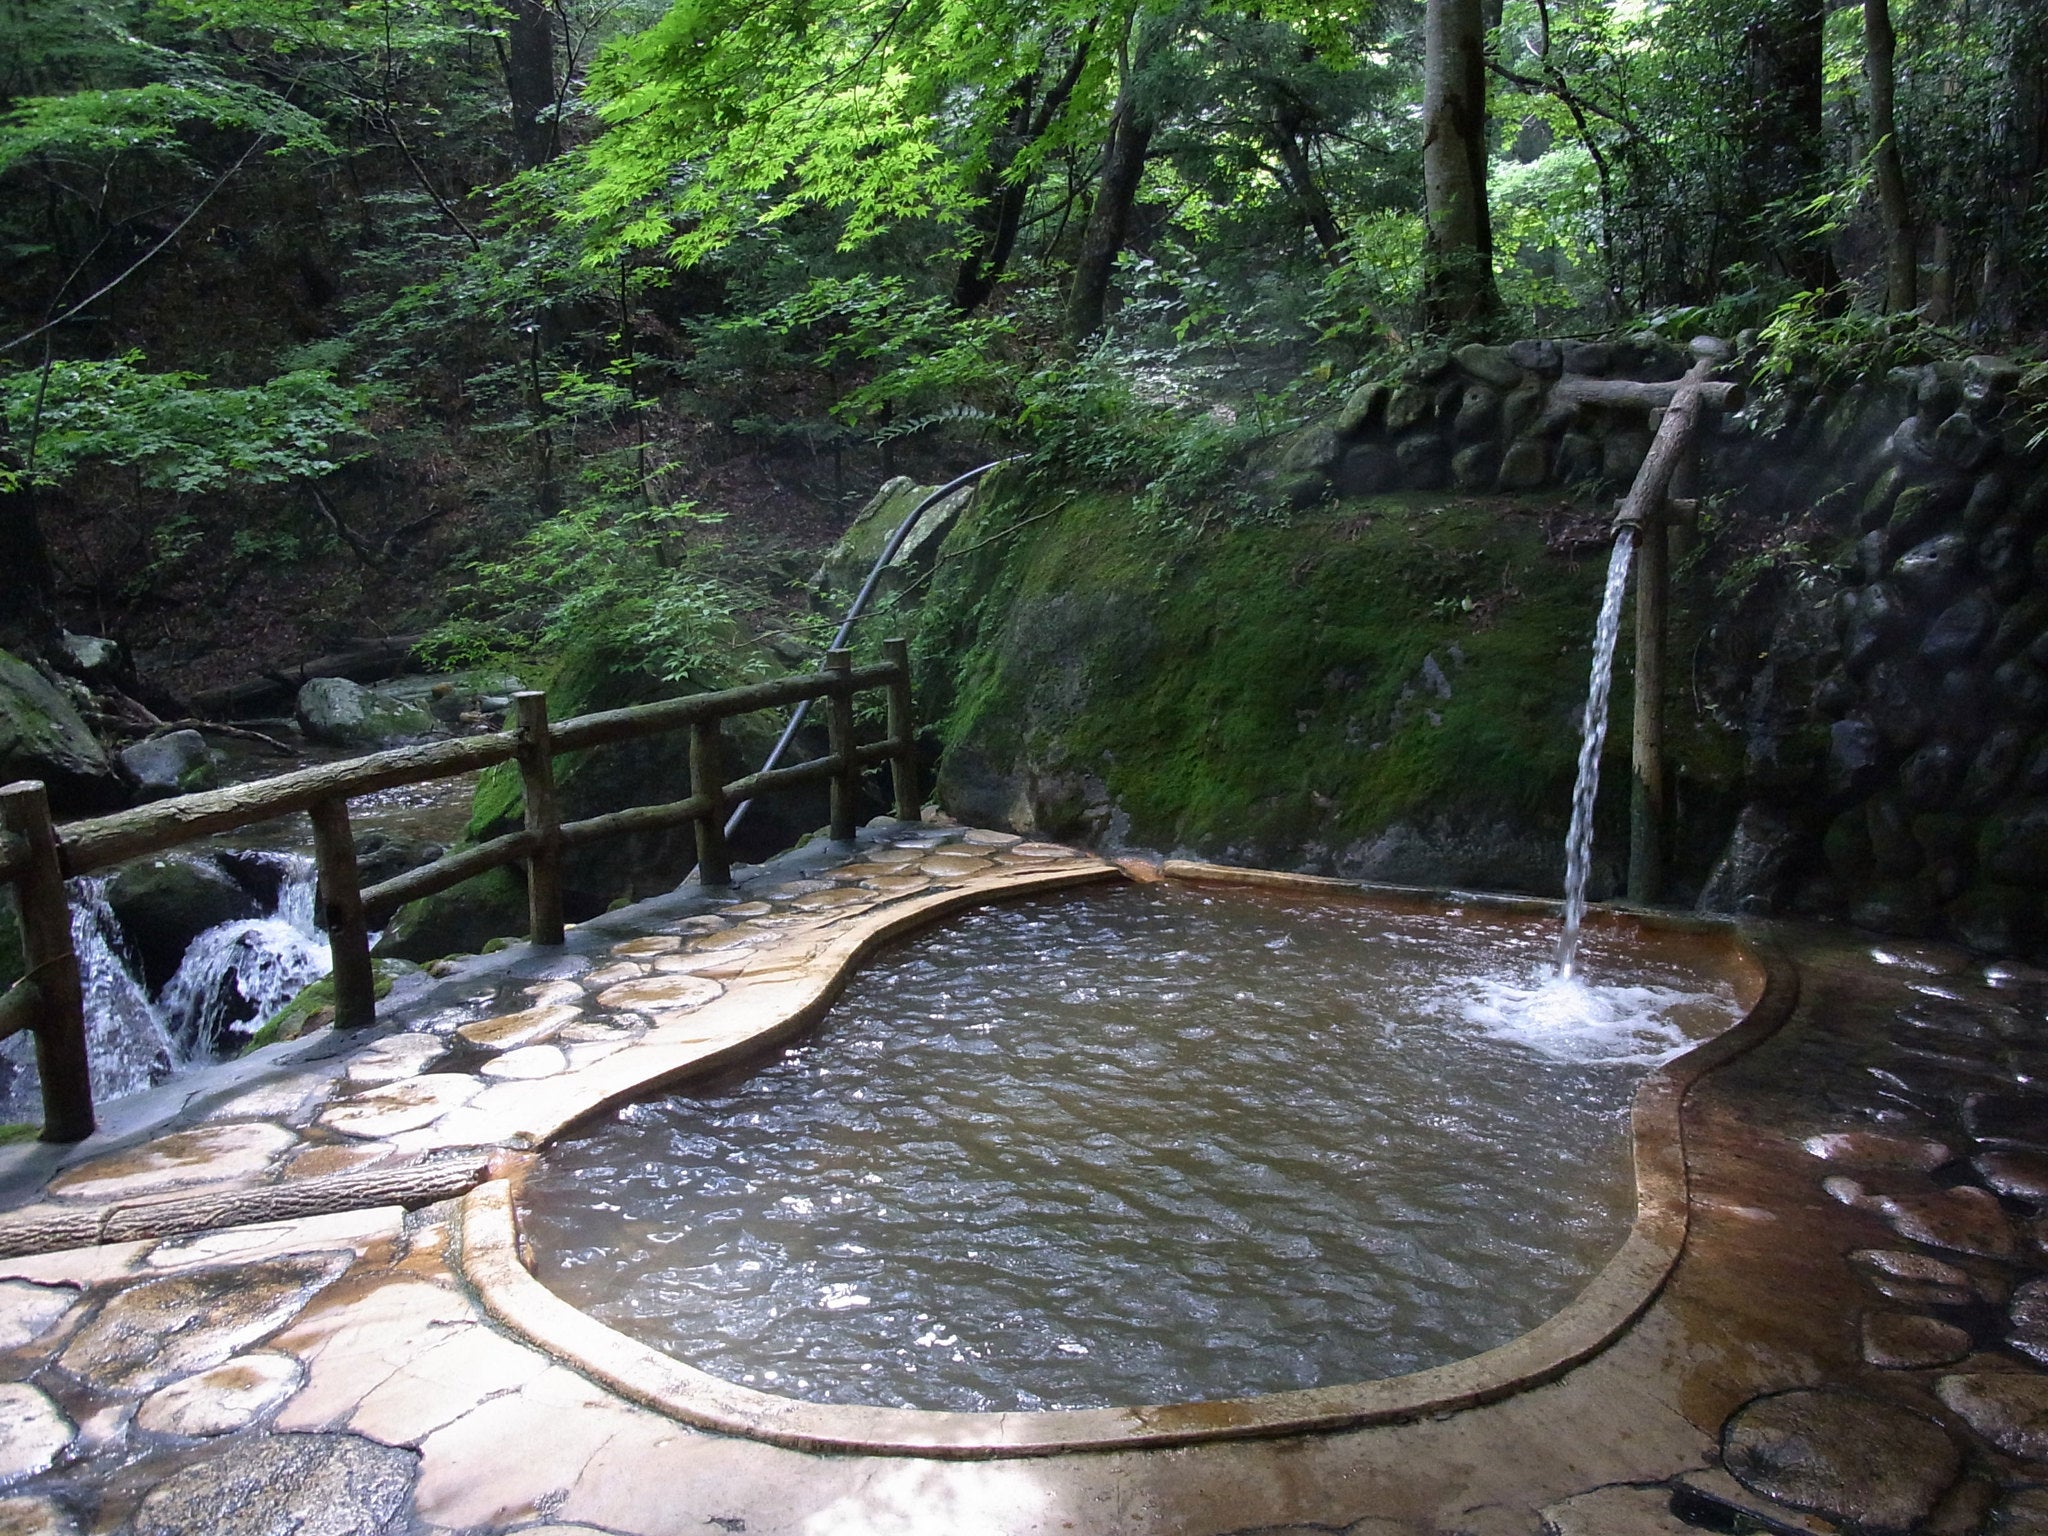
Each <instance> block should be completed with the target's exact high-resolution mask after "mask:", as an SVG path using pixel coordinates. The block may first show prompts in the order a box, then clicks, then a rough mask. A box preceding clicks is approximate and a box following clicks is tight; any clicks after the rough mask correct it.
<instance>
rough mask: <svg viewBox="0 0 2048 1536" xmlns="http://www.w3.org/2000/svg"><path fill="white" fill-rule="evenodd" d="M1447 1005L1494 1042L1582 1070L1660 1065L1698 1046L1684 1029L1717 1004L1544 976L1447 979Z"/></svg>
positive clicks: (1691, 994) (1705, 997) (1683, 994)
mask: <svg viewBox="0 0 2048 1536" xmlns="http://www.w3.org/2000/svg"><path fill="white" fill-rule="evenodd" d="M1445 992H1446V995H1445V999H1444V1003H1445V1006H1446V1007H1447V1008H1448V1009H1449V1010H1450V1011H1451V1012H1453V1013H1454V1014H1455V1015H1456V1016H1457V1017H1458V1018H1461V1019H1463V1020H1464V1021H1465V1022H1467V1023H1468V1024H1472V1025H1474V1026H1476V1027H1477V1028H1478V1029H1480V1030H1482V1031H1484V1032H1485V1033H1486V1034H1487V1035H1489V1036H1491V1037H1492V1038H1493V1039H1495V1040H1501V1041H1505V1042H1507V1043H1509V1044H1512V1045H1519V1046H1524V1047H1526V1048H1527V1049H1529V1050H1532V1051H1535V1052H1536V1053H1537V1054H1538V1055H1541V1056H1545V1057H1547V1058H1549V1059H1550V1060H1552V1061H1560V1062H1572V1063H1575V1064H1577V1065H1580V1066H1645V1067H1655V1066H1662V1065H1663V1064H1664V1063H1665V1062H1667V1061H1669V1060H1671V1059H1672V1058H1673V1057H1674V1056H1678V1055H1681V1054H1683V1053H1684V1052H1685V1051H1686V1050H1688V1049H1689V1048H1690V1047H1692V1046H1693V1045H1694V1044H1696V1043H1697V1041H1698V1035H1697V1034H1696V1033H1693V1032H1692V1031H1690V1030H1688V1028H1687V1027H1686V1026H1687V1023H1688V1022H1689V1021H1690V1020H1691V1017H1692V1016H1693V1015H1696V1014H1697V1013H1698V1012H1699V1011H1700V1010H1702V1009H1703V1008H1712V1007H1714V1006H1715V1005H1716V1003H1717V1000H1716V999H1715V998H1714V997H1712V996H1711V995H1710V994H1707V993H1703V992H1697V991H1685V990H1682V989H1680V988H1677V987H1663V986H1652V985H1647V984H1638V985H1632V986H1621V985H1600V986H1594V985H1590V984H1588V983H1587V982H1585V981H1582V980H1580V979H1579V978H1578V977H1576V976H1562V975H1558V974H1556V973H1554V972H1549V971H1548V970H1547V968H1546V970H1545V971H1544V972H1543V973H1540V974H1533V975H1530V976H1528V977H1525V978H1524V979H1522V980H1520V981H1516V980H1511V979H1509V978H1507V977H1504V976H1497V975H1496V976H1472V977H1468V978H1465V979H1463V980H1462V981H1451V982H1449V983H1447V984H1446V988H1445Z"/></svg>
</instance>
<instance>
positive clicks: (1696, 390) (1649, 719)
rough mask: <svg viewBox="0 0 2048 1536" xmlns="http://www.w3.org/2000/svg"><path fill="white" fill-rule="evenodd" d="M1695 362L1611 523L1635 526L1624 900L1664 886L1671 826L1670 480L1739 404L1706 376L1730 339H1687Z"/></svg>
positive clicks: (1687, 473)
mask: <svg viewBox="0 0 2048 1536" xmlns="http://www.w3.org/2000/svg"><path fill="white" fill-rule="evenodd" d="M1692 351H1693V356H1694V358H1695V359H1696V361H1695V362H1694V363H1693V366H1692V369H1691V371H1690V372H1688V373H1687V374H1686V376H1685V377H1684V378H1683V379H1682V380H1680V381H1679V383H1678V386H1677V388H1676V389H1675V390H1674V391H1673V392H1672V395H1671V403H1670V404H1669V405H1668V406H1667V407H1666V408H1665V410H1664V413H1663V419H1662V420H1661V421H1656V422H1654V423H1653V426H1654V428H1655V431H1656V437H1655V438H1654V439H1653V440H1652V442H1651V444H1650V452H1649V456H1648V457H1647V458H1645V459H1644V460H1643V467H1642V469H1641V470H1640V471H1638V473H1637V475H1636V479H1635V483H1634V484H1633V485H1631V486H1630V487H1629V492H1628V495H1627V496H1626V497H1625V498H1624V499H1623V501H1622V504H1621V510H1620V512H1619V514H1618V515H1617V518H1616V521H1617V522H1618V523H1619V522H1628V523H1633V524H1634V525H1635V527H1636V530H1637V532H1636V664H1635V722H1634V740H1633V742H1632V744H1631V751H1630V757H1631V759H1632V762H1633V766H1634V784H1633V789H1632V793H1631V794H1630V796H1629V843H1628V899H1629V900H1630V901H1634V902H1642V903H1645V904H1648V903H1651V902H1655V901H1657V900H1659V899H1660V898H1661V897H1662V895H1663V891H1664V863H1665V860H1664V850H1665V843H1666V841H1667V840H1668V837H1669V833H1670V827H1671V786H1670V776H1669V772H1668V768H1669V765H1668V764H1667V762H1666V761H1665V756H1664V661H1665V654H1664V653H1665V636H1666V632H1667V630H1668V628H1669V625H1670V612H1671V512H1672V491H1673V487H1674V484H1676V486H1677V488H1678V489H1679V490H1680V491H1683V492H1690V491H1691V490H1692V488H1693V487H1692V483H1691V482H1692V475H1691V466H1692V463H1693V460H1694V458H1695V456H1696V453H1697V449H1696V447H1695V443H1694V437H1695V434H1696V433H1697V432H1698V430H1699V424H1700V418H1701V417H1702V416H1703V415H1704V414H1705V413H1706V411H1707V408H1708V407H1709V406H1712V407H1714V408H1716V409H1723V410H1732V409H1734V408H1736V407H1738V406H1740V405H1741V404H1742V390H1741V387H1740V386H1739V385H1735V384H1727V383H1717V382H1716V381H1714V380H1713V379H1712V378H1711V377H1710V375H1711V374H1712V373H1713V370H1714V368H1715V366H1716V365H1717V364H1718V363H1720V362H1721V361H1722V360H1723V359H1725V358H1726V357H1727V356H1728V355H1729V348H1728V344H1727V343H1726V342H1723V341H1719V340H1716V339H1715V338H1713V337H1708V336H1703V337H1700V338H1699V339H1698V340H1696V341H1694V342H1693V344H1692Z"/></svg>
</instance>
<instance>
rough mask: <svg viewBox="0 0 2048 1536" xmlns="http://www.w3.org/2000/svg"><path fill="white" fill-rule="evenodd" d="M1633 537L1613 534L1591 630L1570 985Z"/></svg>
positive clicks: (1563, 958)
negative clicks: (1604, 583)
mask: <svg viewBox="0 0 2048 1536" xmlns="http://www.w3.org/2000/svg"><path fill="white" fill-rule="evenodd" d="M1635 548H1636V531H1635V529H1634V528H1631V527H1628V526H1626V525H1624V526H1622V527H1620V528H1617V529H1616V530H1615V534H1614V554H1613V556H1612V557H1611V558H1610V559H1609V561H1608V563H1607V590H1606V591H1605V592H1604V593H1603V594H1602V595H1601V598H1600V622H1599V623H1598V624H1597V625H1595V626H1594V629H1593V681H1592V683H1591V685H1590V686H1589V687H1588V688H1587V689H1586V718H1585V722H1584V724H1583V725H1581V726H1580V728H1579V777H1578V782H1577V783H1575V784H1574V785H1573V786H1572V828H1571V831H1570V833H1569V834H1568V835H1567V836H1566V838H1565V845H1564V854H1565V859H1564V933H1563V935H1562V936H1561V937H1560V938H1559V939H1558V941H1557V974H1558V978H1559V979H1560V980H1563V981H1569V980H1570V979H1571V975H1572V964H1573V962H1574V960H1575V959H1576V958H1577V956H1578V950H1579V925H1580V923H1581V922H1583V921H1584V919H1585V916H1586V874H1587V871H1588V869H1589V868H1590V867H1591V865H1592V862H1593V806H1594V803H1595V802H1596V801H1597V800H1598V799H1599V798H1600V754H1601V752H1602V750H1604V749H1605V747H1606V745H1607V695H1608V693H1609V691H1610V690H1611V689H1612V687H1613V684H1614V643H1615V640H1616V639H1617V638H1618V637H1619V636H1620V634H1621V599H1622V594H1623V593H1624V592H1625V591H1626V590H1627V589H1628V563H1629V559H1630V557H1631V556H1632V555H1633V554H1634V553H1635Z"/></svg>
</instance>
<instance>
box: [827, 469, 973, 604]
mask: <svg viewBox="0 0 2048 1536" xmlns="http://www.w3.org/2000/svg"><path fill="white" fill-rule="evenodd" d="M937 489H938V487H937V486H931V485H919V484H918V483H917V482H916V481H914V480H912V479H911V478H910V477H909V476H907V475H898V476H897V477H896V478H895V479H893V480H891V481H888V482H887V483H886V484H884V485H883V486H882V488H881V489H880V490H878V491H876V492H875V494H874V495H873V496H872V497H871V498H869V501H868V504H867V505H866V506H865V507H862V508H861V510H860V513H859V515H858V516H857V517H855V518H854V520H853V523H852V525H851V526H850V527H848V528H847V530H846V532H845V533H844V534H843V535H841V537H840V540H839V542H838V543H837V544H834V545H833V546H832V548H831V550H830V552H828V553H827V554H826V556H825V559H824V563H823V564H821V565H820V566H819V567H818V571H817V574H816V575H815V576H813V577H812V578H811V586H812V588H813V590H814V591H815V592H816V593H817V594H818V597H819V598H820V599H821V600H822V601H823V603H824V604H825V606H826V608H827V611H828V612H830V613H831V614H832V615H833V616H834V617H835V618H836V617H837V616H838V615H839V614H841V613H843V612H844V611H845V608H846V605H847V604H848V603H849V602H851V601H852V600H853V597H854V594H855V593H857V592H859V591H860V589H861V585H862V583H864V582H865V581H866V580H867V579H868V573H869V572H871V571H872V570H874V568H875V562H876V561H877V560H878V559H880V558H881V555H882V551H883V550H885V549H887V548H888V546H889V540H890V538H891V536H893V535H894V534H895V532H896V530H897V529H898V528H899V527H901V526H902V525H903V521H904V519H905V518H907V517H909V516H910V514H911V513H913V512H916V511H917V509H918V506H919V504H920V503H921V502H923V501H924V499H925V498H926V497H927V496H929V495H931V494H932V492H933V491H935V490H937ZM973 497H974V488H973V487H972V486H965V487H962V488H961V489H960V490H958V491H955V492H954V493H953V494H952V495H950V496H948V497H946V498H945V500H943V501H939V502H935V503H933V504H932V505H930V506H928V507H926V508H925V509H924V511H923V512H922V513H920V514H919V516H918V519H917V521H916V523H914V524H913V525H912V526H911V529H910V532H909V533H908V534H906V535H905V536H904V540H903V543H902V544H901V545H900V546H899V547H898V549H897V551H896V555H895V558H894V559H892V560H891V561H890V562H889V564H888V565H887V566H885V567H884V568H883V570H882V573H881V575H880V576H879V577H878V578H877V580H876V582H875V590H874V594H873V596H872V598H871V599H870V606H871V607H872V606H874V605H877V604H880V603H882V602H886V601H887V600H888V599H889V598H891V597H894V596H896V595H898V594H900V593H902V592H903V591H904V590H905V589H906V588H907V587H908V586H909V585H910V584H911V583H912V582H914V581H916V580H917V578H918V577H920V576H921V575H923V574H924V573H925V572H926V571H928V570H930V569H931V565H932V561H933V559H934V558H935V557H936V556H937V554H938V550H939V546H940V544H941V543H943V542H944V540H945V537H946V535H947V534H948V533H949V532H951V531H952V527H953V524H954V523H955V522H956V521H957V520H958V519H959V516H960V513H961V512H962V510H963V509H964V508H965V507H966V506H967V504H968V503H969V502H970V501H971V500H973Z"/></svg>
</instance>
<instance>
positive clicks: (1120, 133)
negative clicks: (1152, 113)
mask: <svg viewBox="0 0 2048 1536" xmlns="http://www.w3.org/2000/svg"><path fill="white" fill-rule="evenodd" d="M1151 149H1152V124H1151V123H1150V122H1148V121H1146V120H1145V119H1144V118H1143V117H1142V116H1141V115H1140V114H1139V112H1138V109H1137V108H1136V107H1135V106H1134V105H1133V104H1132V103H1131V102H1129V101H1128V100H1124V99H1119V101H1118V102H1117V108H1116V115H1115V119H1114V121H1113V122H1112V123H1111V124H1110V132H1109V142H1108V144H1107V145H1106V146H1105V148H1104V150H1103V157H1102V177H1101V179H1100V181H1098V182H1097V184H1096V188H1095V205H1094V206H1093V207H1092V208H1090V209H1089V210H1088V226H1087V228H1086V229H1084V230H1083V231H1082V233H1081V254H1080V256H1079V258H1078V259H1077V260H1076V261H1075V263H1074V286H1073V289H1072V291H1071V292H1070V293H1069V295H1068V298H1067V339H1068V340H1070V341H1072V342H1073V343H1074V344H1075V345H1076V346H1079V345H1080V344H1081V343H1082V342H1084V341H1086V340H1087V339H1088V338H1089V337H1091V336H1093V335H1094V334H1095V333H1096V332H1097V331H1099V330H1101V329H1102V325H1103V321H1104V320H1105V319H1106V318H1107V317H1108V311H1109V277H1110V273H1111V272H1113V271H1114V270H1115V269H1116V258H1117V256H1118V255H1119V253H1121V252H1122V250H1123V248H1124V237H1125V236H1126V235H1127V234H1129V232H1130V227H1131V209H1132V208H1133V207H1135V206H1136V204H1137V201H1138V183H1139V182H1140V181H1142V180H1143V179H1144V175H1145V157H1146V156H1147V155H1148V154H1149V153H1150V152H1151Z"/></svg>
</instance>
